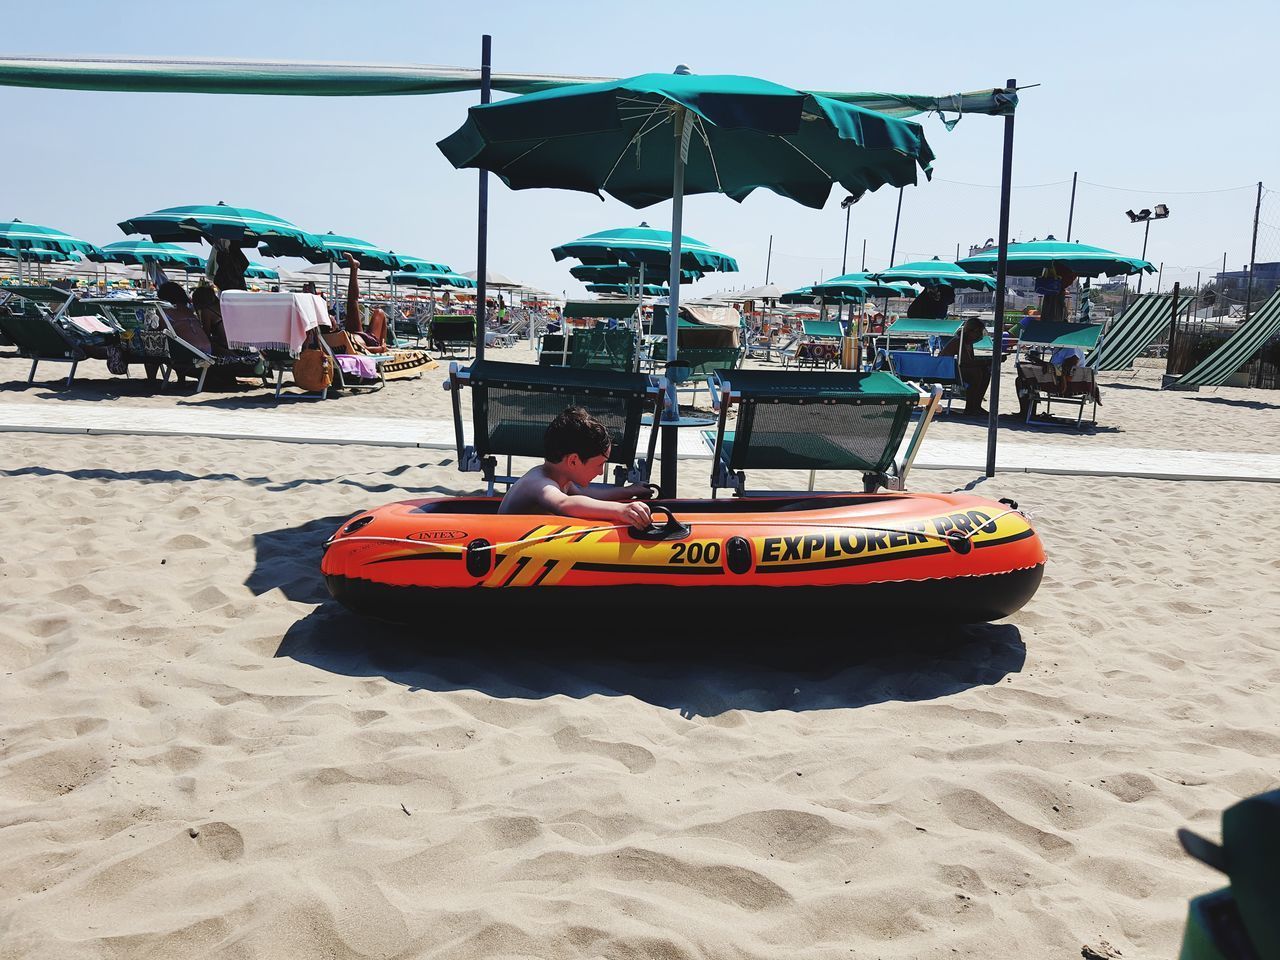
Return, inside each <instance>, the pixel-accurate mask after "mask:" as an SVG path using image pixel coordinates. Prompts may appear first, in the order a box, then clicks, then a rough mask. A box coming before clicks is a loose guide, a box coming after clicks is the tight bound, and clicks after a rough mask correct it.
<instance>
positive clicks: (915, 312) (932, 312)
mask: <svg viewBox="0 0 1280 960" xmlns="http://www.w3.org/2000/svg"><path fill="white" fill-rule="evenodd" d="M955 302H956V293H955V291H954V290H952V289H951V287H949V286H945V285H943V284H935V285H933V286H931V287H925V288H924V289H923V290H922V291H920V295H919V296H918V297H916V298H915V299H914V300H912V301H911V306H909V307H907V317H908V318H909V319H912V320H945V319H946V316H947V308H948V307H950V306H951V304H953V303H955Z"/></svg>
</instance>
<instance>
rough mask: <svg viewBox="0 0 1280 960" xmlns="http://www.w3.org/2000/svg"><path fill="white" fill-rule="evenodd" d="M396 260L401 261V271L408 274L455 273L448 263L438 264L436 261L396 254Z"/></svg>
mask: <svg viewBox="0 0 1280 960" xmlns="http://www.w3.org/2000/svg"><path fill="white" fill-rule="evenodd" d="M396 260H397V261H399V264H400V266H399V269H400V270H402V271H405V272H408V273H453V272H454V270H453V267H451V266H449V265H448V264H447V263H437V262H435V261H434V260H423V259H422V258H421V257H409V256H405V255H404V254H399V253H398V254H396Z"/></svg>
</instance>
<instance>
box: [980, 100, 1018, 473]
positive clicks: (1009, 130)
mask: <svg viewBox="0 0 1280 960" xmlns="http://www.w3.org/2000/svg"><path fill="white" fill-rule="evenodd" d="M1005 89H1006V91H1007V92H1008V93H1014V92H1016V91H1017V89H1018V81H1017V80H1010V81H1008V82H1007V83H1006V84H1005ZM1012 183H1013V110H1012V109H1011V110H1010V111H1009V112H1008V113H1006V114H1005V117H1004V161H1003V165H1002V168H1001V171H1000V252H999V253H998V254H997V256H996V302H995V327H994V329H993V330H992V331H991V399H990V401H988V402H989V404H990V407H989V412H988V415H987V476H988V477H994V476H995V475H996V427H997V425H998V423H999V421H1000V363H1001V360H1002V356H1001V355H1002V354H1003V353H1004V289H1005V284H1006V282H1007V281H1008V275H1009V195H1010V193H1011V187H1012Z"/></svg>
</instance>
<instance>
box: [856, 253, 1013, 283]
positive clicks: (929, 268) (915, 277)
mask: <svg viewBox="0 0 1280 960" xmlns="http://www.w3.org/2000/svg"><path fill="white" fill-rule="evenodd" d="M994 263H995V261H994V260H993V261H992V264H993V266H992V269H993V270H994V269H995V267H994ZM868 276H870V277H871V278H872V279H873V280H883V281H885V282H893V281H900V282H902V283H918V284H920V285H921V286H925V287H934V286H944V287H954V288H958V289H965V290H994V289H995V286H996V281H995V278H994V277H988V276H984V275H982V274H976V273H971V272H969V271H968V270H966V269H965V268H964V267H962V266H960V265H959V264H956V263H951V262H950V261H947V260H939V259H938V258H937V257H934V258H933V259H932V260H915V261H912V262H911V263H902V264H899V265H898V266H896V267H890V268H889V269H888V270H879V271H877V272H875V273H871V274H868Z"/></svg>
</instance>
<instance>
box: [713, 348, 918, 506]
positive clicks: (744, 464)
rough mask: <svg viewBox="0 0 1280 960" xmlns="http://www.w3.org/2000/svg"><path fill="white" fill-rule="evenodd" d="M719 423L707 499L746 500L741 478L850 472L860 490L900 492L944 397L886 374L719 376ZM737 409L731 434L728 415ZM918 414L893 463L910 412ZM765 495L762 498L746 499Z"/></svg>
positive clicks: (811, 483)
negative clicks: (721, 494) (729, 494)
mask: <svg viewBox="0 0 1280 960" xmlns="http://www.w3.org/2000/svg"><path fill="white" fill-rule="evenodd" d="M718 376H719V382H720V421H719V425H718V427H717V429H716V446H715V453H714V455H713V458H712V464H713V465H712V473H711V495H712V496H713V497H714V496H716V494H717V493H718V491H719V490H721V489H731V490H733V491H734V493H735V495H737V496H747V495H748V494H747V492H746V471H747V470H752V469H761V470H808V471H809V489H810V490H812V489H813V486H814V477H815V474H816V471H818V470H854V471H860V472H861V473H862V475H863V478H862V479H863V489H864V490H866V491H867V492H874V491H875V490H877V489H879V488H880V487H888V488H890V489H894V490H901V489H904V487H905V484H906V479H907V474H908V473H909V472H910V469H911V465H912V464H913V463H914V461H915V457H916V454H917V453H918V452H919V449H920V443H921V441H923V439H924V435H925V433H926V432H927V430H928V429H929V424H930V422H931V421H932V420H933V415H934V413H935V412H936V411H937V408H938V401H939V399H940V397H941V395H942V390H941V388H939V387H934V388H933V390H932V391H931V392H929V393H927V394H922V393H921V392H920V391H919V390H917V389H916V388H914V387H911V386H908V385H907V384H905V383H903V382H902V381H901V380H899V379H898V378H897V377H895V376H894V375H893V374H891V373H884V372H877V373H853V372H844V371H842V372H838V373H834V372H833V373H788V372H773V371H763V370H737V371H722V372H721V373H720V374H719V375H718ZM731 407H737V411H738V417H737V421H736V423H735V424H734V428H733V431H732V432H730V431H729V430H728V423H729V420H728V418H729V410H730V408H731ZM917 407H921V408H922V410H923V412H922V415H921V417H920V419H919V421H918V423H917V426H916V430H915V433H914V434H913V435H912V438H911V441H910V442H909V443H908V444H907V447H906V449H905V451H904V453H903V456H902V458H901V460H897V459H896V458H897V455H898V450H899V448H900V447H901V446H902V440H903V437H904V436H905V434H906V430H907V424H908V423H909V422H910V421H911V415H912V412H913V411H914V410H915V409H916V408H917ZM750 495H751V496H767V495H768V494H767V493H765V492H760V493H755V492H753V493H752V494H750Z"/></svg>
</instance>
